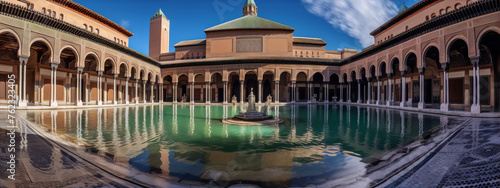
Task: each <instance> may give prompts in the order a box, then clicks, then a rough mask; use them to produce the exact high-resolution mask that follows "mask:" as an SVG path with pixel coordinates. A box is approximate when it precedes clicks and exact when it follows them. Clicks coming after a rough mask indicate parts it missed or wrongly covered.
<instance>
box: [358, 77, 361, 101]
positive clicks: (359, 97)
mask: <svg viewBox="0 0 500 188" xmlns="http://www.w3.org/2000/svg"><path fill="white" fill-rule="evenodd" d="M358 103H361V79H359V80H358Z"/></svg>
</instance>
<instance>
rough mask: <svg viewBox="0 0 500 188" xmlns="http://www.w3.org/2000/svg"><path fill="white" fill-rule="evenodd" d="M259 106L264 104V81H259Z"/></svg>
mask: <svg viewBox="0 0 500 188" xmlns="http://www.w3.org/2000/svg"><path fill="white" fill-rule="evenodd" d="M258 82H259V104H261V103H262V94H263V93H262V80H259V81H258Z"/></svg>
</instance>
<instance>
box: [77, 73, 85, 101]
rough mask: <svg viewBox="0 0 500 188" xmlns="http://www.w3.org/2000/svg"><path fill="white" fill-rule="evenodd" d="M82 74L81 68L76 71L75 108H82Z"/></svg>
mask: <svg viewBox="0 0 500 188" xmlns="http://www.w3.org/2000/svg"><path fill="white" fill-rule="evenodd" d="M82 73H83V67H78V68H77V69H76V106H82V105H83V102H82Z"/></svg>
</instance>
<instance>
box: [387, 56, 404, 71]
mask: <svg viewBox="0 0 500 188" xmlns="http://www.w3.org/2000/svg"><path fill="white" fill-rule="evenodd" d="M399 64H400V61H399V58H397V57H395V58H393V59H392V60H391V65H390V67H389V74H391V75H393V76H399V75H401V72H400V71H399V66H400V65H399Z"/></svg>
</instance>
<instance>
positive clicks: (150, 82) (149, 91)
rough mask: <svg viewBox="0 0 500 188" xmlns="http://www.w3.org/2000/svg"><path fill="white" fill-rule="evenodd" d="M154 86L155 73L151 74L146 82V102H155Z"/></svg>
mask: <svg viewBox="0 0 500 188" xmlns="http://www.w3.org/2000/svg"><path fill="white" fill-rule="evenodd" d="M153 84H154V76H153V73H151V72H149V73H148V77H147V82H146V87H145V89H146V96H144V99H145V102H153V98H152V97H153Z"/></svg>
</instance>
